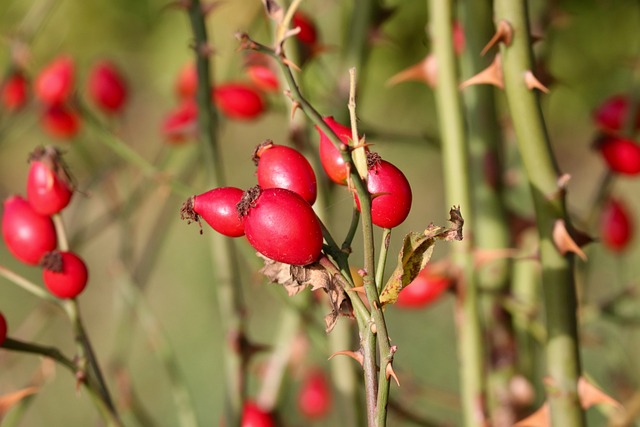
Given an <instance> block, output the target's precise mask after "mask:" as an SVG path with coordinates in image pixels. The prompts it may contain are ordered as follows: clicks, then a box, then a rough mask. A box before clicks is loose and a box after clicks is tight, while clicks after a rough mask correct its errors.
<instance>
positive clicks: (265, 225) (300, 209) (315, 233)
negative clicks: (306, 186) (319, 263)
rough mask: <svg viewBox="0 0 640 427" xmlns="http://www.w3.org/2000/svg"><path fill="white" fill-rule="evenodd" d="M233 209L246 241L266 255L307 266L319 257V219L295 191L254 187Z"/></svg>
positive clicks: (320, 243)
mask: <svg viewBox="0 0 640 427" xmlns="http://www.w3.org/2000/svg"><path fill="white" fill-rule="evenodd" d="M237 209H238V213H239V214H240V217H241V218H242V222H243V224H244V232H245V235H246V236H247V239H248V240H249V243H250V244H251V246H253V248H254V249H255V250H257V251H258V252H260V253H261V254H262V255H264V256H266V257H267V258H270V259H272V260H274V261H278V262H282V263H285V264H292V265H307V264H310V263H312V262H314V261H316V260H317V259H318V258H319V257H320V253H321V251H322V239H323V238H322V228H321V226H320V221H319V220H318V217H317V216H316V214H315V212H314V211H313V208H312V207H311V205H310V204H309V203H307V202H306V201H305V200H304V199H303V198H302V197H300V195H298V194H297V193H294V192H293V191H290V190H286V189H284V188H267V189H264V190H263V189H261V188H260V186H255V187H252V188H250V189H249V190H247V191H245V193H244V195H243V196H242V200H241V201H240V203H238V206H237Z"/></svg>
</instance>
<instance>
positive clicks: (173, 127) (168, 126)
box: [162, 98, 198, 144]
mask: <svg viewBox="0 0 640 427" xmlns="http://www.w3.org/2000/svg"><path fill="white" fill-rule="evenodd" d="M197 127H198V105H197V104H196V102H195V101H194V100H193V99H192V98H185V99H184V100H183V101H182V103H180V105H178V106H177V107H176V108H174V109H173V110H171V111H170V112H169V113H168V114H167V115H166V116H165V118H164V120H163V122H162V133H163V134H164V135H165V136H166V137H167V140H168V141H169V142H170V143H174V144H179V143H182V142H185V141H186V140H187V139H189V138H192V137H193V136H194V135H195V134H196V129H197Z"/></svg>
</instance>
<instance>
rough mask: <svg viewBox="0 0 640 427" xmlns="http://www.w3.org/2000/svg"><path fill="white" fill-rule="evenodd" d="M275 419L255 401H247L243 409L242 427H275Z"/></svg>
mask: <svg viewBox="0 0 640 427" xmlns="http://www.w3.org/2000/svg"><path fill="white" fill-rule="evenodd" d="M275 425H276V423H275V421H274V420H273V417H272V416H271V415H270V414H269V413H268V412H267V411H265V410H263V409H262V408H260V407H259V406H258V405H257V404H256V403H255V402H253V401H250V400H249V401H246V402H245V403H244V406H243V408H242V423H241V424H240V426H241V427H275Z"/></svg>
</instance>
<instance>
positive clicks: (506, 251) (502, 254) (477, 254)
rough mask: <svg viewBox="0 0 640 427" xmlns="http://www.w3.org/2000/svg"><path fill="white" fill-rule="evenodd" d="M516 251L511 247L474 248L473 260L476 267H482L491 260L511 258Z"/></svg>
mask: <svg viewBox="0 0 640 427" xmlns="http://www.w3.org/2000/svg"><path fill="white" fill-rule="evenodd" d="M517 253H518V251H517V250H516V249H513V248H496V249H476V250H475V251H473V261H474V264H475V266H476V267H482V266H483V265H485V264H488V263H490V262H491V261H496V260H499V259H507V258H513V257H515V256H516V255H517Z"/></svg>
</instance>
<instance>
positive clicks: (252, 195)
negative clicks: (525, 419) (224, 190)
mask: <svg viewBox="0 0 640 427" xmlns="http://www.w3.org/2000/svg"><path fill="white" fill-rule="evenodd" d="M260 193H262V188H260V186H259V185H256V186H254V187H251V188H250V189H248V190H247V191H245V192H244V193H243V194H242V199H240V201H239V202H238V204H237V205H236V210H237V211H238V215H239V216H240V218H244V217H245V216H247V214H248V213H249V209H251V208H252V207H254V206H255V205H256V200H258V197H260Z"/></svg>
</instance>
